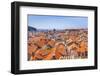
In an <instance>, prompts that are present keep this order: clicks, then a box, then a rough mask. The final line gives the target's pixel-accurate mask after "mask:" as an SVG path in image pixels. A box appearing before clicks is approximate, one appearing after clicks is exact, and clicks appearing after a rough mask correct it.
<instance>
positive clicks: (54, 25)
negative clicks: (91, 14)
mask: <svg viewBox="0 0 100 76" xmlns="http://www.w3.org/2000/svg"><path fill="white" fill-rule="evenodd" d="M28 26H32V27H35V28H37V29H79V28H87V27H88V17H81V16H53V15H28Z"/></svg>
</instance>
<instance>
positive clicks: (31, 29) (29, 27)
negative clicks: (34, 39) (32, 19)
mask: <svg viewBox="0 0 100 76" xmlns="http://www.w3.org/2000/svg"><path fill="white" fill-rule="evenodd" d="M28 31H30V32H34V31H37V29H36V28H34V27H31V26H28Z"/></svg>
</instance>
